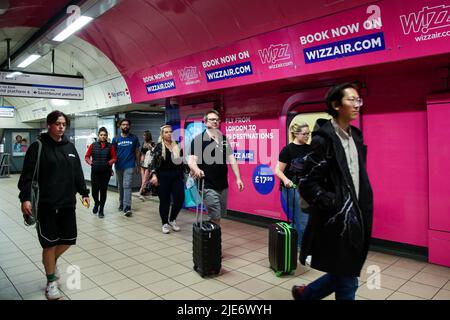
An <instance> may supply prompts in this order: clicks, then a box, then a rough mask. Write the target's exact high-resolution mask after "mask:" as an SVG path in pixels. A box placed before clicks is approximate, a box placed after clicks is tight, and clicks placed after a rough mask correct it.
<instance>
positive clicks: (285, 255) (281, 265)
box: [269, 192, 298, 277]
mask: <svg viewBox="0 0 450 320" xmlns="http://www.w3.org/2000/svg"><path fill="white" fill-rule="evenodd" d="M286 200H287V201H286V202H287V204H286V205H287V210H288V215H289V192H286ZM293 202H294V209H295V199H294V201H293ZM294 212H295V210H292V223H294V219H295V218H294ZM288 220H289V218H288ZM297 240H298V234H297V230H295V229H294V228H292V227H291V226H290V225H289V223H286V222H278V223H274V224H271V225H270V226H269V262H270V268H271V269H273V270H274V271H275V275H276V276H277V277H279V276H281V275H283V274H292V273H294V272H295V270H296V269H297Z"/></svg>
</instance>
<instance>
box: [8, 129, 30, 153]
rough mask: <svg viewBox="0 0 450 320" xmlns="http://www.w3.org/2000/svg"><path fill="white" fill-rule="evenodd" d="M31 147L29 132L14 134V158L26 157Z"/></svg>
mask: <svg viewBox="0 0 450 320" xmlns="http://www.w3.org/2000/svg"><path fill="white" fill-rule="evenodd" d="M29 145H30V134H29V133H28V132H13V133H12V151H13V152H12V155H13V157H24V156H25V153H26V152H27V149H28V146H29Z"/></svg>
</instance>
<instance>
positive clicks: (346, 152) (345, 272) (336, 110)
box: [292, 83, 373, 300]
mask: <svg viewBox="0 0 450 320" xmlns="http://www.w3.org/2000/svg"><path fill="white" fill-rule="evenodd" d="M326 103H327V110H326V111H327V112H328V113H329V114H330V115H331V116H332V117H333V119H332V120H324V119H319V120H318V121H317V124H316V130H315V131H314V132H313V139H312V143H311V146H312V152H311V153H309V154H308V155H307V156H306V158H305V165H304V169H303V171H302V173H301V177H300V182H299V189H300V194H301V195H302V197H303V198H304V199H305V200H306V201H307V202H308V203H309V204H310V219H309V223H308V226H307V227H306V230H305V234H304V238H303V242H302V247H301V254H300V262H301V263H302V264H305V259H306V257H307V256H308V255H311V256H312V260H311V267H312V268H314V269H317V270H320V271H323V272H326V274H325V275H324V276H322V277H321V278H319V279H317V280H316V281H314V282H312V283H311V284H309V285H308V286H294V287H293V288H292V294H293V296H294V299H296V300H316V299H322V298H325V297H326V296H328V295H330V294H331V293H333V292H335V296H336V300H354V299H355V294H356V290H357V288H358V278H357V277H359V275H360V272H361V269H362V267H363V264H364V262H365V260H366V257H367V253H368V249H369V242H370V238H371V230H372V214H373V195H372V188H371V186H370V182H369V178H368V175H367V171H366V165H365V163H366V146H365V145H364V143H363V138H362V134H361V131H360V130H359V129H357V128H356V127H354V126H351V125H350V122H351V121H353V120H355V119H357V117H358V115H359V110H360V108H361V106H362V99H361V98H360V96H359V93H358V89H357V87H356V86H354V85H353V84H350V83H344V84H341V85H337V86H335V87H333V88H332V89H331V90H330V91H329V92H328V94H327V97H326Z"/></svg>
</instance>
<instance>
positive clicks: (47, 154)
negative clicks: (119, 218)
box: [18, 133, 89, 209]
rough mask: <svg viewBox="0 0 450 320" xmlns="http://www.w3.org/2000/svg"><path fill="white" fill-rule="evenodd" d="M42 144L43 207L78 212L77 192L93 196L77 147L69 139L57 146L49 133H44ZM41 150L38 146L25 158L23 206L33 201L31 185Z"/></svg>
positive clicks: (22, 185)
mask: <svg viewBox="0 0 450 320" xmlns="http://www.w3.org/2000/svg"><path fill="white" fill-rule="evenodd" d="M40 140H41V142H42V151H41V162H40V164H39V167H40V169H39V171H40V172H39V206H45V207H49V208H52V209H59V208H75V206H76V197H75V195H76V193H77V192H78V193H79V194H81V195H83V196H88V195H89V189H87V188H86V183H85V181H84V175H83V171H82V169H81V163H80V158H79V156H78V153H77V150H76V149H75V146H74V145H73V144H72V143H70V142H69V140H67V138H66V137H65V136H63V139H62V141H60V142H56V141H55V140H53V139H52V138H51V137H50V136H49V135H48V134H47V133H43V134H42V135H41V138H40ZM38 148H39V145H38V143H37V142H34V143H32V144H31V145H30V147H29V148H28V150H27V153H26V154H25V160H24V163H23V170H22V174H21V175H20V179H19V183H18V187H19V190H20V194H19V199H20V201H21V202H24V201H30V198H31V181H32V179H33V173H34V168H35V164H36V160H37V154H38Z"/></svg>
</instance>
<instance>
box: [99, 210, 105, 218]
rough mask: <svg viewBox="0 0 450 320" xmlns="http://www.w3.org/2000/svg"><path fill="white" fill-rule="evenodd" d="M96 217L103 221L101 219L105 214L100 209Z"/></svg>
mask: <svg viewBox="0 0 450 320" xmlns="http://www.w3.org/2000/svg"><path fill="white" fill-rule="evenodd" d="M98 217H99V218H100V219H103V218H104V217H105V214H104V213H103V210H102V209H100V211H99V212H98Z"/></svg>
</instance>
